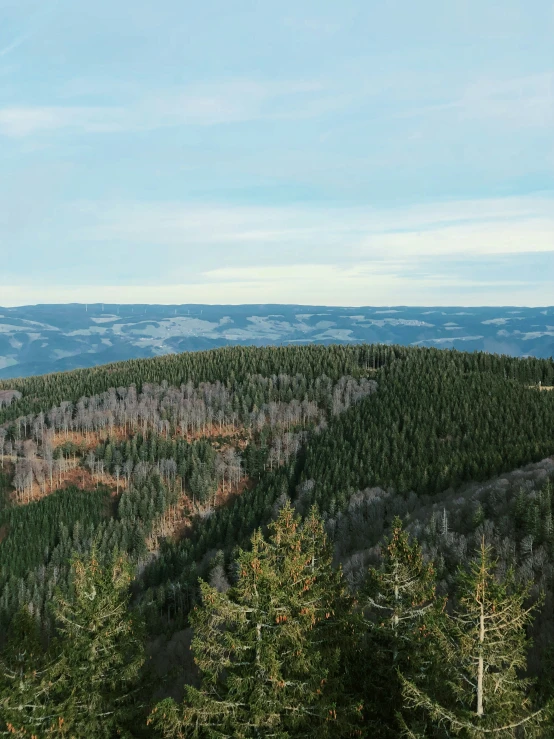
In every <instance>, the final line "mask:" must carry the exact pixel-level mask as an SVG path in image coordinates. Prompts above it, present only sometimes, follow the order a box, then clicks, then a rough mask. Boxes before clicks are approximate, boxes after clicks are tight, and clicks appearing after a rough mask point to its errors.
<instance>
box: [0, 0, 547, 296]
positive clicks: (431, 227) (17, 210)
mask: <svg viewBox="0 0 554 739" xmlns="http://www.w3.org/2000/svg"><path fill="white" fill-rule="evenodd" d="M553 38H554V3H553V2H552V0H548V1H546V0H533V2H531V3H529V2H524V1H521V2H512V1H511V0H503V2H491V1H490V0H467V1H466V2H458V1H457V0H449V2H444V1H442V2H441V1H437V2H428V1H426V0H420V2H418V3H413V2H408V1H407V0H405V1H404V2H394V0H390V1H389V2H372V1H371V0H365V1H363V2H362V1H361V0H360V1H357V2H352V1H349V0H342V1H341V2H340V3H339V2H337V1H336V0H333V2H326V1H325V0H318V2H312V1H311V0H303V1H302V2H290V1H289V0H280V2H278V3H277V2H273V1H272V0H264V1H263V2H260V1H259V0H258V2H246V1H244V0H234V2H232V3H231V2H228V1H224V0H219V1H217V2H216V1H214V0H203V2H189V1H187V0H185V1H183V0H179V1H177V0H158V2H152V0H148V1H146V0H133V1H132V2H131V1H130V0H109V2H108V1H107V0H95V2H94V3H89V2H86V1H85V0H40V2H38V1H37V0H1V2H0V198H1V201H0V202H1V206H0V265H1V266H0V305H5V306H6V305H21V304H27V303H37V302H56V303H59V302H101V301H106V302H141V303H143V302H157V303H190V302H203V303H262V302H289V303H306V304H310V303H311V304H329V305H352V306H354V305H394V304H413V305H441V304H443V305H487V304H488V305H551V304H553V303H554V290H553V288H552V283H553V281H554V279H553V275H554V46H553V44H552V39H553Z"/></svg>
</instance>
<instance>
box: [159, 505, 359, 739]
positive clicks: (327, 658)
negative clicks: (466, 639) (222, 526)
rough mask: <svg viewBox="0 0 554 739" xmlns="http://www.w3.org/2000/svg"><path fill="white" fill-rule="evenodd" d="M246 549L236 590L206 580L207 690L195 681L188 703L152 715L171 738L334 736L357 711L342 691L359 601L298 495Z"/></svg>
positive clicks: (198, 653) (203, 666) (198, 649)
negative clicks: (345, 645)
mask: <svg viewBox="0 0 554 739" xmlns="http://www.w3.org/2000/svg"><path fill="white" fill-rule="evenodd" d="M270 529H271V535H270V537H269V540H266V539H264V537H263V536H262V533H261V531H258V532H256V534H255V535H254V537H253V538H252V549H251V551H249V552H244V551H241V552H240V554H239V557H238V570H239V578H238V582H237V584H236V586H235V587H234V588H232V589H231V590H229V591H228V592H227V593H219V592H217V590H215V589H214V588H211V587H210V586H208V585H207V584H206V583H203V584H202V607H199V608H197V609H196V610H195V611H194V612H193V614H192V616H191V623H192V626H193V629H194V631H195V638H194V640H193V651H194V653H195V659H196V662H197V664H198V666H199V667H200V670H201V673H202V684H201V687H200V689H195V688H192V687H190V686H187V696H186V700H185V702H184V704H183V705H182V706H177V705H176V704H175V703H174V702H172V701H164V702H163V703H161V704H160V705H159V706H158V707H157V708H156V709H155V710H154V712H153V714H152V717H151V721H152V722H153V723H154V724H155V725H156V726H157V727H158V728H159V729H160V730H161V731H162V733H163V736H164V737H202V738H204V737H205V738H209V739H216V738H217V739H224V738H227V737H234V738H235V739H247V738H250V737H252V738H253V737H261V736H267V737H269V736H271V737H275V739H277V738H278V739H288V738H289V737H300V736H302V737H310V736H316V735H317V736H321V737H323V736H333V737H340V736H341V735H345V733H346V732H348V731H349V730H350V729H351V727H352V725H353V722H354V720H355V714H356V713H357V711H356V706H355V705H354V700H353V699H352V700H349V699H348V698H345V697H344V696H342V697H341V692H342V685H341V673H342V672H343V665H342V663H341V653H340V644H341V642H342V641H343V639H344V638H345V637H346V635H347V634H350V636H351V632H352V628H353V623H354V621H353V619H352V616H351V610H352V601H351V599H350V597H349V596H348V595H347V594H346V592H345V587H344V584H343V581H342V575H341V573H340V571H334V570H333V569H332V567H331V551H330V548H329V546H328V544H327V541H326V538H325V535H324V531H323V526H322V523H321V521H320V520H319V519H318V518H317V516H316V515H315V512H313V511H312V513H311V515H310V516H309V518H308V520H307V521H306V523H305V524H304V525H303V526H301V525H300V523H299V520H298V518H297V517H296V516H295V515H294V511H293V509H292V507H291V506H290V504H287V505H286V506H285V508H283V509H282V510H281V512H280V514H279V518H278V520H277V521H276V522H275V523H273V524H272V525H271V526H270Z"/></svg>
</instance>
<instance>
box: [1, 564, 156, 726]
mask: <svg viewBox="0 0 554 739" xmlns="http://www.w3.org/2000/svg"><path fill="white" fill-rule="evenodd" d="M72 575H73V593H72V595H71V597H66V596H62V595H61V594H58V596H57V598H56V602H55V604H54V616H55V622H56V629H57V634H58V636H57V638H56V639H55V640H54V641H53V643H52V644H51V646H50V649H49V650H48V652H47V653H46V654H44V655H43V656H42V657H40V658H37V656H36V655H35V654H34V652H36V649H34V645H35V643H36V640H35V641H34V642H33V654H32V655H30V657H31V658H30V659H29V660H27V662H26V665H25V666H24V667H20V668H19V669H18V670H14V660H13V655H14V653H15V651H14V649H13V648H12V649H11V656H12V659H11V666H10V665H8V670H6V669H4V686H3V687H5V689H4V691H3V692H2V694H1V700H0V716H1V718H2V720H3V721H4V723H5V724H6V726H7V727H8V730H9V731H10V732H11V733H12V734H13V735H16V736H37V737H43V736H52V737H71V738H72V739H73V737H75V738H78V739H102V738H105V739H111V737H113V736H131V734H130V733H129V732H128V731H127V729H126V727H127V726H128V725H129V722H130V721H131V720H132V719H133V718H134V717H135V716H136V714H137V708H136V707H135V705H134V698H135V690H136V688H137V685H138V678H139V672H140V669H141V666H142V664H143V661H144V658H143V647H142V642H141V636H142V634H141V627H140V624H138V623H137V622H136V620H135V618H134V616H132V615H131V614H130V612H129V610H128V602H129V595H128V591H129V585H130V581H131V569H130V566H129V564H128V562H127V561H126V560H125V559H124V558H122V557H119V556H117V555H114V556H113V558H112V559H111V561H110V562H109V563H108V564H107V565H106V566H102V565H101V564H100V562H99V561H98V558H97V556H96V554H95V552H93V553H92V554H91V555H90V556H89V557H87V558H85V559H79V558H77V557H75V558H74V559H73V561H72ZM27 621H28V619H24V621H23V622H22V624H21V627H22V628H19V629H18V627H17V626H16V627H15V630H16V631H18V630H19V631H22V630H23V633H26V632H28V631H29V625H28V623H27ZM19 646H20V649H19V654H20V655H21V656H20V657H19V660H20V662H23V663H24V664H25V659H24V651H25V650H24V640H22V639H21V638H20V639H19ZM8 656H10V652H9V651H8Z"/></svg>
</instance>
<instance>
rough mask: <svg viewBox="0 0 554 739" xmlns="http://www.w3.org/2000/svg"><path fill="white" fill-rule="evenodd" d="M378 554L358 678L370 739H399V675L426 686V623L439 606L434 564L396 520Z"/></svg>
mask: <svg viewBox="0 0 554 739" xmlns="http://www.w3.org/2000/svg"><path fill="white" fill-rule="evenodd" d="M382 551H383V558H382V563H381V566H380V567H379V568H375V567H372V568H370V570H369V573H368V578H367V583H366V585H365V588H364V593H363V596H362V602H363V604H364V605H365V608H364V612H365V615H366V626H367V637H366V640H365V644H364V648H365V651H366V654H367V659H368V660H371V665H372V669H371V670H370V671H367V672H366V673H365V674H363V675H362V676H360V679H361V680H363V684H364V694H365V697H366V702H367V711H366V714H367V715H366V725H367V726H368V727H371V734H372V736H375V737H380V736H383V737H397V736H398V730H399V727H398V724H397V714H398V713H399V711H400V710H401V709H400V706H401V705H402V682H401V679H400V676H399V673H402V674H403V675H404V676H405V677H408V676H409V678H410V679H412V680H415V681H416V683H417V684H418V685H422V684H425V683H426V682H428V680H429V673H430V672H431V670H432V661H431V655H430V645H429V630H428V628H427V622H428V620H429V618H430V617H432V616H433V615H437V614H438V613H439V612H440V608H441V605H442V604H441V602H440V600H437V599H436V598H435V574H434V568H433V565H432V564H425V563H424V561H423V557H422V554H421V547H420V546H419V543H418V542H417V541H413V542H410V539H409V536H408V534H407V533H406V532H405V531H404V530H403V527H402V521H401V520H400V519H399V518H396V519H395V520H394V521H393V526H392V533H391V535H390V537H389V538H388V539H387V540H385V542H384V543H383V547H382Z"/></svg>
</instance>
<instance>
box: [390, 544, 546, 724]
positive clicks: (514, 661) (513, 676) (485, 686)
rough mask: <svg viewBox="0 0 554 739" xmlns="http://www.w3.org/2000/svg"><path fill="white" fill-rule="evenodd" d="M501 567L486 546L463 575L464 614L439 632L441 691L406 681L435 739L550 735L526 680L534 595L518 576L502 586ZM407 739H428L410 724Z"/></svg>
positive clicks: (435, 635) (435, 634)
mask: <svg viewBox="0 0 554 739" xmlns="http://www.w3.org/2000/svg"><path fill="white" fill-rule="evenodd" d="M494 571H495V562H494V561H493V560H492V557H491V550H490V548H489V547H487V546H486V545H485V541H484V539H483V540H482V543H481V548H480V550H479V551H478V553H477V557H476V559H475V560H474V561H473V562H472V563H471V565H470V568H469V570H468V571H467V572H464V573H461V575H460V583H459V590H458V596H457V607H456V609H455V610H454V612H453V613H452V614H450V615H448V614H447V616H446V618H444V619H441V620H438V621H437V622H436V623H435V625H434V627H433V628H432V632H431V638H432V639H433V640H434V641H435V646H436V648H437V652H438V655H439V657H440V662H437V669H440V670H441V674H440V676H439V677H440V678H441V679H440V680H438V681H437V682H436V683H435V686H438V685H440V686H441V689H440V692H439V690H438V689H436V690H435V691H434V692H431V691H429V692H426V691H425V689H422V688H421V687H420V686H418V684H417V682H416V681H414V680H409V679H407V678H404V679H403V683H404V699H405V704H406V706H407V707H408V708H411V709H417V710H418V711H420V710H423V711H424V712H425V713H426V714H427V715H428V717H429V726H430V729H429V731H430V735H431V736H436V737H451V736H461V737H464V739H485V738H486V737H502V738H503V739H504V738H506V739H507V738H508V737H539V736H546V734H545V733H543V727H544V724H545V722H546V721H547V720H548V714H549V710H548V708H544V709H538V710H537V709H534V707H533V706H532V704H531V700H530V697H529V692H530V688H531V680H529V679H527V678H525V677H521V675H522V673H523V671H524V670H525V668H526V666H527V651H528V648H529V640H528V639H527V636H526V627H527V626H528V625H529V624H530V622H531V621H532V612H533V607H532V606H531V607H528V606H526V605H525V604H526V601H527V599H528V595H529V593H528V591H527V590H526V589H525V588H522V587H518V586H517V585H516V584H515V582H514V577H513V574H512V573H508V575H507V577H506V578H505V580H504V581H502V582H498V580H497V579H496V578H495V576H494ZM404 736H406V737H410V738H412V739H413V738H415V737H421V736H429V733H426V734H421V733H420V732H418V730H417V728H415V727H414V726H410V722H407V723H406V725H405V726H404Z"/></svg>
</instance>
